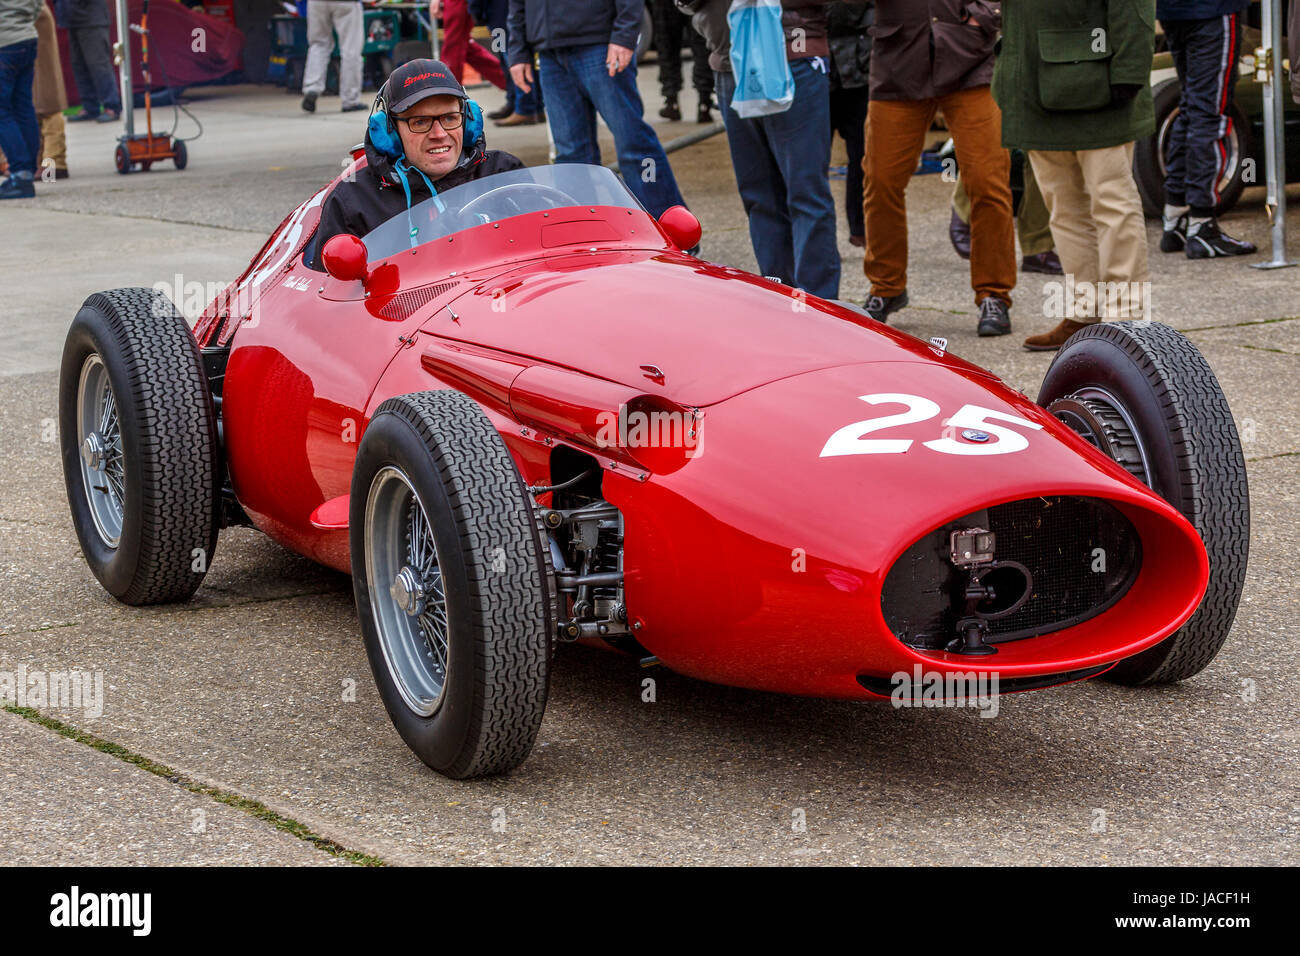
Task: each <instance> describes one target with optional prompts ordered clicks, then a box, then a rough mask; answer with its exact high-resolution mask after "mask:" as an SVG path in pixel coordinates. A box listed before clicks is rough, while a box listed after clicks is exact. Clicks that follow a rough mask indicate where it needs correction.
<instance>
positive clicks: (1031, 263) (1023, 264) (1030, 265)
mask: <svg viewBox="0 0 1300 956" xmlns="http://www.w3.org/2000/svg"><path fill="white" fill-rule="evenodd" d="M1020 271H1021V272H1041V273H1042V274H1043V275H1048V276H1059V275H1064V273H1065V270H1064V269H1062V268H1061V257H1060V256H1058V255H1057V254H1056V250H1055V249H1048V250H1047V251H1046V252H1038V253H1035V254H1034V255H1032V256H1024V257H1023V258H1021V260H1020Z"/></svg>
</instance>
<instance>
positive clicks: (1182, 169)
mask: <svg viewBox="0 0 1300 956" xmlns="http://www.w3.org/2000/svg"><path fill="white" fill-rule="evenodd" d="M1160 26H1161V28H1162V29H1163V30H1164V34H1165V41H1166V42H1167V43H1168V44H1169V55H1170V57H1171V58H1172V59H1173V61H1174V71H1175V72H1176V73H1177V74H1178V82H1179V85H1180V87H1181V89H1180V90H1179V95H1178V115H1177V116H1175V117H1174V121H1173V123H1172V124H1170V127H1169V147H1168V152H1167V153H1166V154H1165V202H1166V203H1168V204H1169V205H1171V206H1185V205H1187V198H1186V197H1187V97H1188V95H1189V90H1188V84H1187V68H1188V62H1187V38H1188V27H1189V26H1190V21H1186V20H1161V21H1160Z"/></svg>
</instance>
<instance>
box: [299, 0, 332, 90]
mask: <svg viewBox="0 0 1300 956" xmlns="http://www.w3.org/2000/svg"><path fill="white" fill-rule="evenodd" d="M330 13H331V11H330V0H307V43H308V46H307V62H306V64H305V65H304V66H303V71H302V92H303V94H304V100H303V102H304V105H305V104H306V101H307V98H311V99H313V100H314V98H315V97H317V96H319V95H320V94H321V93H324V92H325V74H326V72H327V71H328V69H329V64H330V52H331V51H332V50H333V47H334V20H333V18H332V17H331V16H330ZM312 108H313V109H315V103H314V102H313V104H312Z"/></svg>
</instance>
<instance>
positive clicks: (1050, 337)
mask: <svg viewBox="0 0 1300 956" xmlns="http://www.w3.org/2000/svg"><path fill="white" fill-rule="evenodd" d="M1090 324H1091V323H1088V322H1075V321H1074V320H1073V319H1062V320H1061V324H1060V325H1058V326H1057V327H1056V328H1054V329H1052V331H1050V332H1044V333H1043V334H1042V335H1031V336H1029V338H1027V339H1025V350H1026V351H1029V352H1055V351H1056V350H1057V349H1059V348H1060V347H1061V346H1062V345H1064V344H1065V340H1066V339H1068V338H1069V337H1070V336H1071V335H1073V334H1074V333H1075V332H1078V331H1079V330H1080V329H1082V328H1084V327H1085V326H1087V325H1090Z"/></svg>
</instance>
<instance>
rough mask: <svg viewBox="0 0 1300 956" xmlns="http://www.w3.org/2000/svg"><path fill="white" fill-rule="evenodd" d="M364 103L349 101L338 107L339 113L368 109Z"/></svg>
mask: <svg viewBox="0 0 1300 956" xmlns="http://www.w3.org/2000/svg"><path fill="white" fill-rule="evenodd" d="M368 108H369V107H367V106H366V104H365V103H349V104H348V105H347V106H343V107H340V108H339V112H340V113H355V112H356V111H357V110H364V109H368Z"/></svg>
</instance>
